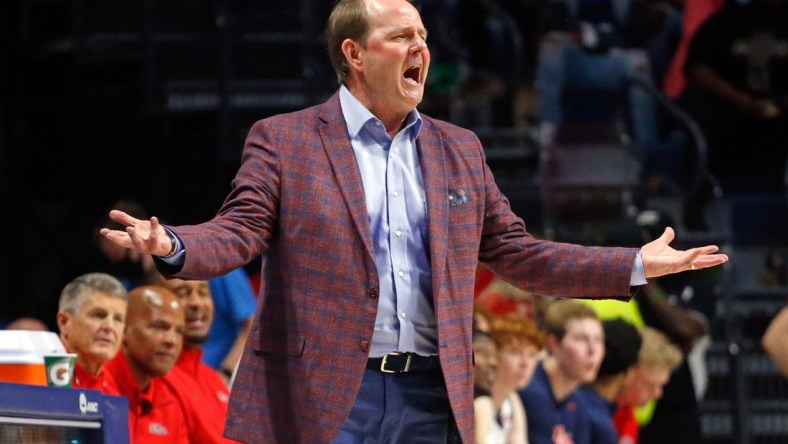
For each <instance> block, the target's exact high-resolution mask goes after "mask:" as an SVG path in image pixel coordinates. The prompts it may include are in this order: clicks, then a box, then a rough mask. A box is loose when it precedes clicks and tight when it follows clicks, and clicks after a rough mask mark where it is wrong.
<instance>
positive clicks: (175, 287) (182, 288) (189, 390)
mask: <svg viewBox="0 0 788 444" xmlns="http://www.w3.org/2000/svg"><path fill="white" fill-rule="evenodd" d="M165 286H167V288H169V289H170V290H172V291H173V292H174V293H175V294H177V295H178V297H179V298H180V302H181V306H183V310H184V321H185V324H184V326H185V327H184V330H183V349H182V350H181V354H180V356H179V357H178V362H176V363H175V367H173V369H172V370H171V371H170V372H169V373H167V374H166V375H164V377H163V380H164V382H165V384H167V386H168V387H169V388H170V389H171V390H172V391H173V392H174V393H175V395H176V396H177V397H178V400H179V401H180V403H181V406H182V407H183V410H184V413H185V416H186V426H187V428H188V429H189V442H190V443H192V444H198V443H205V444H211V443H219V442H224V438H222V432H223V431H224V420H225V418H226V417H227V401H229V400H230V391H229V389H228V388H227V385H226V384H225V382H224V381H223V380H222V378H221V377H220V376H219V374H218V373H217V372H216V370H214V369H213V368H211V367H209V366H208V365H206V364H204V363H203V362H202V349H201V345H202V344H203V343H205V341H206V340H207V339H208V331H209V330H210V328H211V324H212V322H213V317H214V308H213V298H212V295H211V291H210V286H209V284H208V282H207V281H185V280H182V279H171V280H167V281H165ZM233 442H234V441H233Z"/></svg>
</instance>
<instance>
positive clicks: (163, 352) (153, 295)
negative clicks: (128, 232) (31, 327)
mask: <svg viewBox="0 0 788 444" xmlns="http://www.w3.org/2000/svg"><path fill="white" fill-rule="evenodd" d="M183 319H184V314H183V307H182V306H181V304H180V302H178V296H177V295H176V294H175V293H173V292H172V291H170V290H168V289H167V288H165V287H161V286H157V285H145V286H142V287H137V288H135V289H134V290H132V291H131V292H130V293H129V306H128V311H127V312H126V326H125V328H124V331H123V343H122V347H121V351H120V352H118V353H117V354H116V355H115V357H114V358H112V359H111V360H109V361H107V363H106V364H105V365H104V371H105V382H106V387H107V393H108V394H111V395H119V396H125V397H126V398H128V400H129V434H130V435H131V442H132V443H134V444H149V443H150V444H154V443H157V444H160V443H164V442H168V443H169V442H172V443H186V442H189V433H188V430H187V428H186V420H185V417H184V412H183V408H182V407H181V404H180V403H179V402H178V398H177V397H176V396H175V394H174V393H173V392H172V390H170V388H169V387H168V386H167V385H166V384H165V383H164V381H163V380H162V376H164V375H166V374H167V373H169V372H170V370H172V367H173V366H174V365H175V362H176V361H177V360H178V355H179V354H180V352H181V347H182V343H183V337H182V336H183V330H184V320H183Z"/></svg>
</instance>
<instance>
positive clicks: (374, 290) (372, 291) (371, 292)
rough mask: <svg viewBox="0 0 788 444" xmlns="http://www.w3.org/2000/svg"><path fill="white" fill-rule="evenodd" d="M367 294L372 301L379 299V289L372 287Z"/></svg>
mask: <svg viewBox="0 0 788 444" xmlns="http://www.w3.org/2000/svg"><path fill="white" fill-rule="evenodd" d="M367 294H368V295H369V297H371V298H372V299H375V298H377V297H378V289H377V288H375V287H371V288H370V289H369V290H368V291H367Z"/></svg>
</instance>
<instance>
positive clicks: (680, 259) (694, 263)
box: [640, 227, 728, 278]
mask: <svg viewBox="0 0 788 444" xmlns="http://www.w3.org/2000/svg"><path fill="white" fill-rule="evenodd" d="M674 237H675V233H674V232H673V228H670V227H668V228H665V231H664V232H663V233H662V236H660V237H659V238H657V239H655V240H653V241H651V242H649V243H647V244H646V245H644V246H643V247H642V248H641V249H640V251H641V258H642V259H643V268H644V270H645V272H646V277H647V278H654V277H659V276H664V275H666V274H673V273H679V272H682V271H687V270H700V269H703V268H709V267H716V266H717V265H721V264H724V263H725V262H727V261H728V256H727V255H725V254H722V253H717V251H719V248H718V247H717V246H716V245H707V246H705V247H698V248H691V249H689V250H683V251H682V250H676V249H674V248H673V247H671V246H670V243H671V242H672V241H673V238H674Z"/></svg>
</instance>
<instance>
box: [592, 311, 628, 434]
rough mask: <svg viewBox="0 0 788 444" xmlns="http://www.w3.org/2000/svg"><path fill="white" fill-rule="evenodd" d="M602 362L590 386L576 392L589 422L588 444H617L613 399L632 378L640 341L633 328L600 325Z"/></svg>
mask: <svg viewBox="0 0 788 444" xmlns="http://www.w3.org/2000/svg"><path fill="white" fill-rule="evenodd" d="M602 328H603V329H604V332H605V358H604V359H602V364H601V365H600V366H599V372H598V373H597V376H596V379H595V380H594V382H593V383H591V384H588V385H586V386H584V387H582V388H580V394H581V396H580V397H581V399H582V405H583V409H584V410H585V411H586V412H587V414H588V418H589V420H590V421H591V429H590V437H589V442H590V443H591V444H618V442H619V439H618V438H619V437H618V432H617V431H616V427H615V425H614V424H613V415H614V414H615V412H616V403H615V400H616V398H617V397H618V396H619V395H620V394H621V392H623V390H624V388H625V387H626V386H627V384H628V383H629V381H630V380H631V379H632V377H633V376H634V366H635V364H637V361H638V352H639V351H640V345H641V343H642V339H641V337H640V333H638V330H637V328H635V326H634V325H632V324H630V323H629V322H627V321H625V320H623V319H621V318H618V319H610V320H606V321H602Z"/></svg>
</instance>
